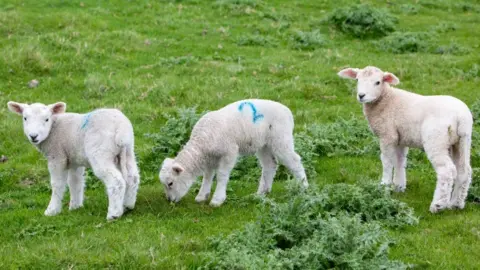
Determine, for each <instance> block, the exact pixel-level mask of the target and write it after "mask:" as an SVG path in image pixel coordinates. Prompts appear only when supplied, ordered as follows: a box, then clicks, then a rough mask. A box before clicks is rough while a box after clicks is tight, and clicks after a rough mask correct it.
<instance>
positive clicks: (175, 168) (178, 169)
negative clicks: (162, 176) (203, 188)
mask: <svg viewBox="0 0 480 270" xmlns="http://www.w3.org/2000/svg"><path fill="white" fill-rule="evenodd" d="M172 170H173V171H174V172H175V173H176V174H177V175H178V174H180V173H182V172H183V171H184V169H183V167H182V166H180V165H178V164H174V165H173V166H172Z"/></svg>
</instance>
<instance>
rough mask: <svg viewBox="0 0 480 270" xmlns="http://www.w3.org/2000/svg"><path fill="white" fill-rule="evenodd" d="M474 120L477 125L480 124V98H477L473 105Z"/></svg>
mask: <svg viewBox="0 0 480 270" xmlns="http://www.w3.org/2000/svg"><path fill="white" fill-rule="evenodd" d="M470 110H471V111H472V115H473V121H474V123H475V125H480V99H477V100H476V101H475V102H474V103H473V104H472V106H471V108H470Z"/></svg>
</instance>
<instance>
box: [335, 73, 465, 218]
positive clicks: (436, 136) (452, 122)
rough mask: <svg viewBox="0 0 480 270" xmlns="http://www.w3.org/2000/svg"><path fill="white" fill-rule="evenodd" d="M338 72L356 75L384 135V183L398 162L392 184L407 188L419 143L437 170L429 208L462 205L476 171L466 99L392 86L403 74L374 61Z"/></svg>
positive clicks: (374, 124)
mask: <svg viewBox="0 0 480 270" xmlns="http://www.w3.org/2000/svg"><path fill="white" fill-rule="evenodd" d="M338 75H339V76H340V77H343V78H348V79H356V80H357V81H358V83H357V99H358V101H360V102H361V103H363V112H364V114H365V116H366V118H367V120H368V122H369V125H370V128H371V129H372V131H373V133H375V135H376V136H378V137H379V140H380V149H381V152H382V154H381V160H382V164H383V177H382V184H387V185H390V184H392V169H393V168H395V175H394V176H393V185H394V186H395V188H396V189H397V190H398V191H404V190H405V187H406V175H405V166H406V159H407V152H408V147H414V148H420V149H423V150H424V151H425V152H426V154H427V156H428V159H429V160H430V162H431V163H432V165H433V167H434V169H435V172H436V173H437V187H436V189H435V193H434V195H433V201H432V204H431V205H430V212H432V213H436V212H438V211H440V210H442V209H445V208H459V209H463V208H464V207H465V198H466V197H467V194H468V188H469V186H470V182H471V177H472V169H471V167H470V146H471V141H472V125H473V119H472V114H471V112H470V110H469V109H468V107H467V106H466V105H465V103H463V102H462V101H460V100H458V99H456V98H454V97H451V96H422V95H418V94H414V93H411V92H407V91H404V90H401V89H397V88H393V87H391V86H390V85H397V84H399V83H400V81H399V79H398V78H397V77H396V76H395V75H393V74H392V73H389V72H383V71H381V70H380V69H378V68H376V67H370V66H369V67H365V68H364V69H357V68H347V69H344V70H342V71H340V72H339V73H338ZM452 189H453V192H452Z"/></svg>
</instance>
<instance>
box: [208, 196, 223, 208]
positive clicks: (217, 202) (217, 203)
mask: <svg viewBox="0 0 480 270" xmlns="http://www.w3.org/2000/svg"><path fill="white" fill-rule="evenodd" d="M224 201H225V199H216V198H213V199H212V200H211V201H210V206H213V207H219V206H220V205H222V204H223V202H224Z"/></svg>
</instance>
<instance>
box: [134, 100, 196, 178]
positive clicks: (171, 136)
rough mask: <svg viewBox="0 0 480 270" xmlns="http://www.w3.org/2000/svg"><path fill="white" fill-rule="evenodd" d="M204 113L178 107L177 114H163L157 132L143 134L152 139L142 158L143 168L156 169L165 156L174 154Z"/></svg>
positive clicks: (185, 141)
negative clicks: (161, 124)
mask: <svg viewBox="0 0 480 270" xmlns="http://www.w3.org/2000/svg"><path fill="white" fill-rule="evenodd" d="M203 114H204V113H203V112H202V113H197V111H196V109H195V108H187V109H185V108H182V109H178V111H177V115H171V114H165V115H164V117H165V118H166V119H167V122H166V123H165V125H163V126H162V127H161V128H160V131H159V132H158V133H148V134H145V136H146V137H148V138H150V139H151V140H152V141H153V147H152V151H151V153H150V154H149V155H147V156H146V157H145V158H144V159H143V160H141V166H142V169H143V170H157V169H158V168H159V166H160V164H161V163H162V161H163V160H164V159H165V158H167V157H173V156H175V155H176V154H177V153H178V152H179V151H180V149H181V148H182V146H183V145H184V144H185V143H187V141H188V139H189V138H190V133H191V131H192V129H193V126H194V125H195V123H197V121H198V120H199V119H200V117H201V116H202V115H203Z"/></svg>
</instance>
